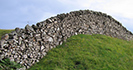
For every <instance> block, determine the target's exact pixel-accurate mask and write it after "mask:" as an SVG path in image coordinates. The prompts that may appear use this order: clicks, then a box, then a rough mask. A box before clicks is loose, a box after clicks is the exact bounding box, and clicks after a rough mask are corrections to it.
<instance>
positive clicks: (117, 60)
mask: <svg viewBox="0 0 133 70" xmlns="http://www.w3.org/2000/svg"><path fill="white" fill-rule="evenodd" d="M132 44H133V41H124V40H121V39H116V38H112V37H108V36H105V35H77V36H73V37H71V38H69V39H67V42H64V43H63V45H61V46H58V47H57V48H54V49H52V50H50V51H49V52H48V54H47V55H46V56H45V57H44V58H43V59H41V60H40V62H38V63H36V64H35V65H33V66H32V67H31V68H30V69H28V70H132V69H133V46H132Z"/></svg>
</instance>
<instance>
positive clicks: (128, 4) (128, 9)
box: [0, 0, 133, 32]
mask: <svg viewBox="0 0 133 70" xmlns="http://www.w3.org/2000/svg"><path fill="white" fill-rule="evenodd" d="M132 7H133V0H1V1H0V29H14V28H16V27H19V28H24V27H25V26H26V24H29V25H32V24H36V23H37V22H40V21H43V20H45V19H47V18H50V17H52V16H56V15H57V14H61V13H68V12H70V11H77V10H85V9H90V10H94V11H101V12H103V13H107V14H108V15H111V16H112V17H113V18H115V19H116V20H118V21H119V22H120V23H122V25H123V26H124V27H126V28H127V29H128V30H130V31H131V32H133V23H132V22H133V8H132Z"/></svg>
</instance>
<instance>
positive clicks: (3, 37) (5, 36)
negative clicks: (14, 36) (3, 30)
mask: <svg viewBox="0 0 133 70" xmlns="http://www.w3.org/2000/svg"><path fill="white" fill-rule="evenodd" d="M7 39H9V35H8V34H5V35H4V36H2V37H1V40H7Z"/></svg>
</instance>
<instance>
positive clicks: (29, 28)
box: [25, 24, 34, 32]
mask: <svg viewBox="0 0 133 70" xmlns="http://www.w3.org/2000/svg"><path fill="white" fill-rule="evenodd" d="M25 29H26V30H30V31H33V32H34V29H33V28H32V27H31V26H29V25H28V24H27V25H26V26H25Z"/></svg>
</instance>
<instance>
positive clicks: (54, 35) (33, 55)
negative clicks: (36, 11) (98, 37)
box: [0, 10, 133, 68]
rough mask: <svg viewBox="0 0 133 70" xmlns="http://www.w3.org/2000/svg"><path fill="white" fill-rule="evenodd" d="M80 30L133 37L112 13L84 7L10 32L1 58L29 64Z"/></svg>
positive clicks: (1, 43)
mask: <svg viewBox="0 0 133 70" xmlns="http://www.w3.org/2000/svg"><path fill="white" fill-rule="evenodd" d="M77 34H103V35H107V36H111V37H116V38H119V39H124V40H132V39H133V34H132V33H131V32H130V31H128V30H127V29H126V28H125V27H123V26H122V24H121V23H119V22H118V21H116V20H115V19H113V18H112V17H111V16H109V15H106V14H104V13H101V12H95V11H90V10H80V11H74V12H70V13H66V14H59V15H57V16H55V17H51V18H48V19H46V20H45V21H42V22H39V23H37V24H36V25H32V26H29V25H26V26H25V28H24V29H20V28H16V29H15V31H13V32H11V33H9V34H6V35H5V36H3V37H2V39H1V41H0V60H2V59H3V58H9V59H10V60H11V61H15V62H17V63H20V64H22V65H24V66H25V68H29V67H30V66H32V65H33V64H34V63H35V62H39V59H41V58H43V57H44V56H45V55H46V54H47V52H48V51H49V50H50V49H52V48H55V47H56V46H57V45H61V44H62V43H63V41H66V39H67V38H69V37H71V36H73V35H77Z"/></svg>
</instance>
